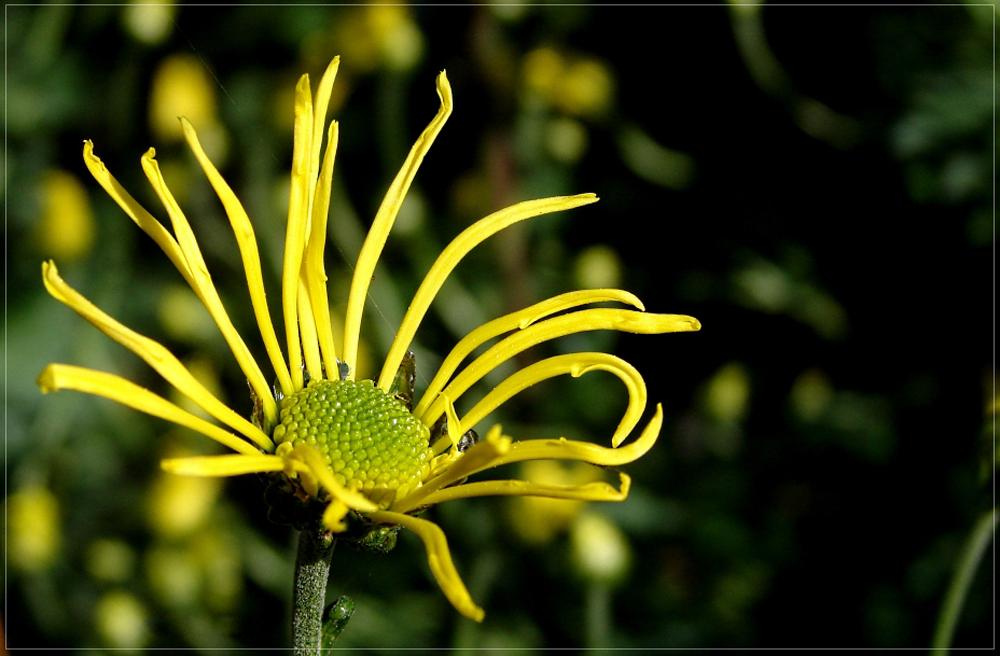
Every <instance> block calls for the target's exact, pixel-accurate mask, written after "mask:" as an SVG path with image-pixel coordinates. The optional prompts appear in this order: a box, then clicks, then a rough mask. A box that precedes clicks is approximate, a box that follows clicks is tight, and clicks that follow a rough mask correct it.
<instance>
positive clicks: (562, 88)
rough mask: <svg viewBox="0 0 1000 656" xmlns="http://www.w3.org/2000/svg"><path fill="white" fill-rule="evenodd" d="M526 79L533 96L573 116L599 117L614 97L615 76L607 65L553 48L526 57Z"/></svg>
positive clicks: (541, 49) (538, 49)
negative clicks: (565, 53)
mask: <svg viewBox="0 0 1000 656" xmlns="http://www.w3.org/2000/svg"><path fill="white" fill-rule="evenodd" d="M523 76H524V84H525V86H526V87H527V89H528V91H529V92H530V93H531V94H534V96H536V97H540V98H541V99H542V100H544V101H545V102H547V103H549V104H550V105H553V106H554V107H556V108H558V109H559V110H561V111H563V112H565V113H567V114H570V115H572V116H580V117H585V118H595V117H598V116H600V115H602V114H604V113H605V112H606V111H607V110H608V108H609V107H610V106H611V103H612V100H613V97H614V76H613V75H612V74H611V71H610V70H609V69H608V67H607V65H606V64H605V63H604V62H602V61H600V60H599V59H596V58H593V57H582V56H567V55H564V54H562V53H560V52H559V51H557V50H555V49H554V48H551V47H549V46H543V47H541V48H537V49H535V50H532V51H531V52H530V53H528V54H527V55H526V56H525V58H524V62H523Z"/></svg>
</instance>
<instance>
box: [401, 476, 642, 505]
mask: <svg viewBox="0 0 1000 656" xmlns="http://www.w3.org/2000/svg"><path fill="white" fill-rule="evenodd" d="M619 477H620V478H619V480H620V482H621V489H617V490H616V489H615V488H614V486H612V485H609V484H608V483H605V482H603V481H600V482H595V483H587V484H585V485H547V484H543V483H532V482H531V481H518V480H510V481H479V482H476V483H465V484H464V485H456V486H454V487H447V488H445V489H443V490H438V491H437V492H435V493H434V494H430V495H428V496H427V497H426V498H424V500H423V502H422V503H421V505H424V506H433V505H437V504H439V503H444V502H446V501H454V500H456V499H468V498H470V497H494V496H518V497H548V498H550V499H577V500H581V501H624V500H625V499H626V498H628V492H629V487H630V486H631V479H630V478H629V477H628V475H626V474H623V473H619ZM398 510H399V512H406V511H407V510H412V508H405V507H403V508H399V509H398Z"/></svg>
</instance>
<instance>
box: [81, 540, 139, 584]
mask: <svg viewBox="0 0 1000 656" xmlns="http://www.w3.org/2000/svg"><path fill="white" fill-rule="evenodd" d="M85 563H86V567H87V573H89V574H90V575H91V576H92V577H94V578H95V579H97V580H99V581H108V582H111V583H121V582H124V581H127V580H128V579H129V578H131V576H132V569H133V568H134V566H135V553H134V552H133V551H132V548H131V547H130V546H129V545H128V543H127V542H125V541H123V540H116V539H111V538H101V539H99V540H94V542H93V543H91V545H90V546H89V547H88V548H87V555H86V560H85Z"/></svg>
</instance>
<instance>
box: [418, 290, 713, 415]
mask: <svg viewBox="0 0 1000 656" xmlns="http://www.w3.org/2000/svg"><path fill="white" fill-rule="evenodd" d="M700 328H701V324H700V323H699V322H698V320H697V319H695V318H694V317H689V316H687V315H683V314H651V313H646V312H635V311H633V310H620V309H613V308H594V309H589V310H579V311H577V312H570V313H569V314H563V315H560V316H558V317H553V318H551V319H546V320H545V321H540V322H538V323H536V324H532V325H530V326H528V327H527V328H525V329H524V330H520V331H518V332H516V333H513V334H511V335H509V336H508V337H505V338H504V339H502V340H500V341H499V342H497V343H496V344H494V345H493V346H492V347H490V348H489V349H487V350H486V352H485V353H483V354H482V355H481V356H479V357H478V358H476V359H475V360H473V361H472V363H471V364H469V366H467V367H466V368H465V369H464V370H463V371H462V372H461V373H459V374H458V375H457V376H455V378H454V379H453V380H452V381H451V382H450V383H448V385H447V386H446V387H445V388H444V390H443V391H442V394H446V395H447V396H448V398H450V399H452V400H453V401H454V400H455V399H457V398H458V397H460V396H461V395H462V394H464V393H465V392H466V390H468V389H469V388H470V387H471V386H472V385H474V384H475V383H476V382H478V381H479V380H480V379H482V378H483V376H485V375H486V374H488V373H489V372H491V371H493V370H494V369H496V368H497V367H498V366H500V365H501V364H503V363H504V362H506V361H507V360H509V359H510V358H512V357H514V356H515V355H517V354H518V353H520V352H522V351H524V350H525V349H528V348H531V347H532V346H535V345H537V344H541V343H542V342H547V341H549V340H551V339H556V338H558V337H563V336H565V335H572V334H574V333H582V332H587V331H590V330H617V331H621V332H629V333H641V334H658V333H670V332H685V331H692V330H699V329H700ZM442 412H444V403H443V401H442V400H441V399H438V400H436V401H435V402H434V403H432V404H431V406H430V408H429V409H428V410H427V412H426V413H424V414H423V415H418V416H419V417H420V420H421V421H423V422H424V423H425V424H427V425H431V424H433V423H434V422H435V421H437V418H438V417H440V416H441V413H442Z"/></svg>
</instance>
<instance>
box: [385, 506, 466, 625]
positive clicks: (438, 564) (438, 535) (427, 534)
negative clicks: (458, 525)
mask: <svg viewBox="0 0 1000 656" xmlns="http://www.w3.org/2000/svg"><path fill="white" fill-rule="evenodd" d="M368 517H369V518H370V519H371V520H372V521H375V522H381V523H385V524H398V525H400V526H402V527H403V528H407V529H409V530H411V531H413V532H414V533H416V534H417V536H418V537H420V539H421V540H422V541H423V543H424V547H425V548H426V549H427V564H428V565H430V568H431V573H432V574H433V575H434V579H435V580H436V581H437V583H438V585H439V586H441V591H442V592H444V596H445V597H447V598H448V601H450V602H451V605H452V606H454V607H455V609H456V610H457V611H458V612H460V613H461V614H462V615H465V616H466V617H468V618H469V619H471V620H475V621H477V622H482V621H483V617H484V616H485V615H486V613H485V612H483V609H482V608H480V607H479V606H477V605H476V604H475V602H474V601H472V597H471V596H470V595H469V591H468V590H467V589H466V587H465V584H464V583H463V582H462V578H461V577H460V576H459V575H458V571H457V570H456V569H455V564H454V563H453V562H452V560H451V551H450V550H449V549H448V541H447V540H446V539H445V537H444V532H443V531H442V530H441V529H440V528H439V527H438V526H437V524H433V523H431V522H429V521H427V520H425V519H417V518H416V517H410V516H409V515H404V514H402V513H396V512H388V511H379V512H373V513H371V514H369V515H368Z"/></svg>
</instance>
